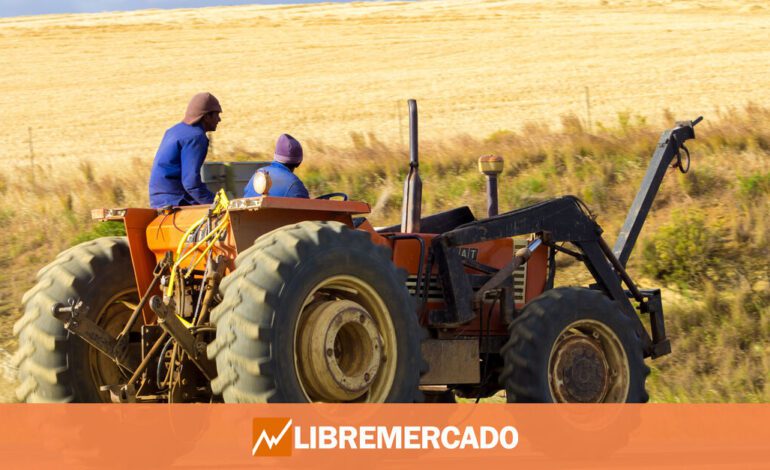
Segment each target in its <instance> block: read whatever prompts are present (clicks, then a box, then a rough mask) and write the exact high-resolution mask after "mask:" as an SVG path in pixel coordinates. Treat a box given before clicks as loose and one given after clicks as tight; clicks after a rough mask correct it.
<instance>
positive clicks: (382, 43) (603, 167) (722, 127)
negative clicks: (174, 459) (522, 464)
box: [0, 0, 770, 402]
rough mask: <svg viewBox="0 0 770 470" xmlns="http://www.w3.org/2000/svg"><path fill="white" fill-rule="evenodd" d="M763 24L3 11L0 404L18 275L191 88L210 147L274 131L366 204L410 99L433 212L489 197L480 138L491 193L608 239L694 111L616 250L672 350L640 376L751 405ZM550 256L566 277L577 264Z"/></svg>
mask: <svg viewBox="0 0 770 470" xmlns="http://www.w3.org/2000/svg"><path fill="white" fill-rule="evenodd" d="M769 37H770V7H767V6H765V4H764V2H761V1H753V0H734V1H730V0H715V1H705V0H704V1H702V2H696V1H688V0H680V1H660V2H653V1H648V2H636V1H627V2H621V1H613V0H606V1H583V0H577V1H570V2H566V1H562V2H544V1H541V2H536V1H526V0H525V1H499V2H494V1H492V2H483V3H479V2H471V1H463V2H460V1H447V2H420V3H365V4H343V5H340V4H317V5H299V6H246V7H228V8H207V9H198V10H176V11H140V12H132V13H111V14H96V15H64V16H41V17H30V18H8V19H1V18H0V70H2V74H0V86H1V88H0V89H2V90H3V93H2V94H0V109H2V110H3V111H4V116H5V119H4V120H3V121H4V122H3V125H2V128H1V129H0V148H2V153H0V164H2V167H3V168H4V169H5V170H6V171H5V172H3V173H2V174H0V198H2V203H0V224H2V226H4V227H5V231H4V234H3V236H2V237H0V402H2V401H8V400H12V399H13V392H12V383H13V374H14V371H13V368H12V366H11V361H10V355H9V352H12V351H13V350H14V349H15V347H16V345H15V340H14V338H12V337H11V334H10V331H11V328H12V324H13V322H14V321H15V320H16V318H18V315H19V304H20V299H21V295H22V293H23V292H24V291H26V290H27V289H29V288H30V287H31V285H32V284H33V282H34V273H35V272H36V271H37V270H38V269H40V268H41V267H42V266H43V265H45V264H46V263H48V262H49V261H51V260H52V259H53V257H54V256H55V254H56V253H58V252H59V251H61V250H62V249H63V248H65V247H67V246H69V245H71V244H72V243H74V242H76V241H77V240H82V239H83V237H86V238H87V237H90V236H94V232H93V230H94V229H93V225H92V223H91V221H90V219H89V214H90V212H89V211H90V209H91V208H93V207H100V206H120V205H144V204H146V203H147V199H146V198H147V196H146V181H147V176H148V175H149V168H150V164H151V161H152V158H153V156H154V152H155V148H156V146H157V144H158V142H159V140H160V137H161V135H162V133H163V131H164V130H165V129H166V128H167V127H169V126H170V125H171V124H173V123H175V122H177V121H178V120H180V119H181V116H182V113H183V111H184V107H185V105H186V102H187V100H188V99H189V97H190V96H191V95H192V94H193V93H195V92H197V91H200V90H210V91H212V92H214V93H215V94H216V95H217V96H219V98H220V99H221V101H222V103H223V106H224V108H225V114H224V115H223V119H224V120H223V122H222V124H221V125H220V130H218V131H217V132H216V133H215V135H214V146H213V153H214V158H217V159H230V158H239V159H245V158H260V157H264V156H265V155H267V154H270V153H272V145H273V142H274V139H275V137H276V136H277V135H278V134H280V133H282V132H290V133H292V134H293V135H295V136H296V137H298V138H299V139H300V140H302V141H303V143H304V144H305V146H306V155H307V160H308V162H307V164H306V165H303V168H301V169H300V176H302V178H303V179H304V180H305V181H306V182H307V183H308V186H309V188H310V191H311V193H313V194H320V193H323V192H329V191H330V190H343V191H346V192H348V193H350V194H352V195H355V197H356V198H357V199H363V200H366V201H368V202H370V203H371V204H372V205H373V206H374V208H375V212H374V213H373V214H372V216H371V219H372V221H373V222H375V223H378V224H384V223H387V222H394V221H395V219H396V218H397V214H398V210H399V204H400V197H399V191H400V186H401V182H402V177H403V170H404V166H405V165H404V163H405V161H406V156H405V151H404V150H405V147H404V144H405V141H406V140H407V131H406V126H407V120H406V103H405V100H406V99H407V98H417V99H418V102H419V105H420V126H421V128H420V138H421V152H422V156H421V158H423V160H422V162H423V165H421V168H423V170H422V171H423V172H424V173H423V175H424V176H423V179H424V181H425V197H424V203H425V208H426V211H427V212H434V211H437V210H441V209H445V208H448V207H453V206H456V205H458V204H470V205H471V206H472V207H473V208H474V210H475V211H476V212H477V213H483V210H482V207H483V180H482V179H481V177H480V176H479V175H478V173H477V171H476V170H475V169H474V162H475V159H476V157H478V156H479V155H481V154H483V153H487V152H494V153H499V154H501V155H503V156H504V157H505V158H506V162H507V167H506V168H507V169H506V173H505V174H504V176H503V178H504V179H503V180H502V182H501V209H510V208H514V207H520V206H521V205H523V204H527V203H531V202H533V201H537V200H541V199H543V198H546V197H548V196H551V195H556V194H564V193H572V194H576V195H578V196H580V197H582V198H583V199H584V200H586V202H587V203H588V204H589V205H590V206H591V207H592V208H593V209H595V210H596V211H597V213H598V214H600V222H601V223H602V225H603V226H605V228H607V233H608V237H607V238H608V239H609V240H612V239H613V238H614V235H615V233H616V231H617V228H618V227H619V225H620V223H621V222H622V217H623V213H624V211H625V209H626V208H627V206H628V204H629V203H630V201H631V198H632V197H633V192H632V191H631V190H630V189H629V188H630V187H635V186H636V185H637V184H638V181H639V180H640V178H641V175H642V173H643V170H644V168H645V166H646V163H647V160H648V159H649V155H650V154H651V151H652V146H653V145H654V143H655V141H656V140H657V137H658V135H659V133H660V131H661V130H662V129H663V128H664V127H667V126H670V125H671V123H672V121H673V120H674V118H676V119H692V118H694V117H696V116H697V115H700V114H703V115H705V116H706V118H707V121H706V122H705V123H704V124H702V125H700V126H699V127H698V134H699V135H698V137H699V140H698V141H697V142H696V143H694V144H693V145H692V146H691V149H692V150H693V153H694V163H693V166H694V170H693V174H691V175H687V178H682V177H679V176H676V175H674V176H669V177H668V179H667V180H666V183H665V185H664V188H663V190H662V193H661V196H660V197H659V201H658V203H657V204H656V206H655V213H654V214H653V217H652V219H651V220H650V221H649V224H648V227H647V228H646V229H645V231H644V232H643V233H642V239H641V240H640V244H639V248H638V249H637V252H635V254H634V257H633V259H632V264H631V265H630V270H631V272H632V274H633V275H634V276H639V277H640V278H641V279H642V284H643V285H644V286H645V287H647V286H657V285H661V286H665V287H666V291H665V292H666V294H665V297H664V298H665V302H666V305H667V309H669V310H668V312H670V316H669V326H670V331H671V335H672V338H673V341H674V345H675V346H674V347H675V354H673V355H671V356H670V357H668V358H666V359H664V360H663V361H661V362H658V363H656V364H657V365H656V367H655V368H654V370H653V376H652V377H651V379H650V390H651V395H652V398H653V400H655V401H764V402H768V401H770V250H768V245H769V244H770V228H769V226H768V220H770V110H768V107H767V102H768V98H769V97H770V40H769V39H768V38H769ZM586 88H588V90H589V94H590V97H589V100H590V114H591V118H590V120H589V119H588V109H587V106H586ZM752 102H753V103H756V104H757V106H751V105H749V106H747V104H748V103H752ZM30 135H31V136H32V139H31V144H32V145H31V147H30V138H29V137H30ZM255 156H256V157H255ZM31 169H34V172H31V171H30V170H31ZM682 233H684V234H690V235H692V238H687V237H686V236H680V235H679V234H682ZM690 235H688V236H690ZM671 239H674V240H676V243H669V241H670V240H671ZM704 247H707V248H708V249H705V248H704ZM564 268H565V273H566V275H565V276H564V278H562V279H561V280H562V281H567V282H570V281H584V280H585V279H582V278H580V274H578V273H580V270H578V269H577V266H564ZM655 278H657V279H655Z"/></svg>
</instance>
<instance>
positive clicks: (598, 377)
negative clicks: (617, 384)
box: [551, 336, 610, 403]
mask: <svg viewBox="0 0 770 470" xmlns="http://www.w3.org/2000/svg"><path fill="white" fill-rule="evenodd" d="M609 376H610V368H609V365H608V364H607V359H606V357H605V355H604V352H603V350H602V348H601V346H600V345H599V344H597V343H596V342H595V341H593V340H591V339H589V338H588V337H585V336H570V337H568V338H566V339H564V340H563V341H561V342H560V344H559V345H558V348H557V349H556V350H555V351H554V357H553V362H552V370H551V385H552V387H551V388H552V390H553V392H554V394H555V395H556V397H555V398H556V399H557V401H562V402H580V403H597V402H601V401H603V399H604V397H605V396H606V395H607V391H608V390H609V383H610V380H609V378H610V377H609Z"/></svg>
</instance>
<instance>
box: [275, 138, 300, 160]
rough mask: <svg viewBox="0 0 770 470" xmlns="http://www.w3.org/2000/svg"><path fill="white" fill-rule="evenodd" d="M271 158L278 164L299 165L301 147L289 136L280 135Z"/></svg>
mask: <svg viewBox="0 0 770 470" xmlns="http://www.w3.org/2000/svg"><path fill="white" fill-rule="evenodd" d="M273 158H274V159H275V161H277V162H279V163H284V164H288V165H299V164H300V163H302V146H301V145H300V144H299V142H298V141H297V139H295V138H294V137H292V136H290V135H289V134H281V136H280V137H278V142H276V143H275V155H273Z"/></svg>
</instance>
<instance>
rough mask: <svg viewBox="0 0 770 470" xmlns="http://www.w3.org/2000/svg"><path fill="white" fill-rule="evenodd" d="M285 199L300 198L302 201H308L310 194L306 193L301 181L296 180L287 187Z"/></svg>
mask: <svg viewBox="0 0 770 470" xmlns="http://www.w3.org/2000/svg"><path fill="white" fill-rule="evenodd" d="M286 197H300V198H304V199H310V194H309V193H308V192H307V188H306V187H305V185H304V184H303V183H302V181H300V180H297V181H295V182H293V183H292V184H291V186H289V190H288V191H287V192H286Z"/></svg>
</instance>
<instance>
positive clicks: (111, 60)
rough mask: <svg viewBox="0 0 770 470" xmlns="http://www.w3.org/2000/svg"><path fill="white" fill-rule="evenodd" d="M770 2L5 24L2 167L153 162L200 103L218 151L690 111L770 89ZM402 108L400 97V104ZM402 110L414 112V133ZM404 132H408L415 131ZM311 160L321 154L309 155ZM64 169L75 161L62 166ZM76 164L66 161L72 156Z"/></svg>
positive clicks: (188, 15) (524, 1)
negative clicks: (211, 110)
mask: <svg viewBox="0 0 770 470" xmlns="http://www.w3.org/2000/svg"><path fill="white" fill-rule="evenodd" d="M769 37H770V7H768V5H767V3H766V2H764V1H762V0H703V1H691V0H676V1H673V0H668V1H666V0H663V1H647V0H642V1H636V0H634V1H615V0H604V1H600V0H590V1H589V0H576V1H542V0H541V1H535V0H507V1H485V2H476V1H429V2H419V3H402V2H393V3H354V4H316V5H298V6H243V7H226V8H206V9H195V10H175V11H158V10H155V11H139V12H130V13H110V14H93V15H91V14H83V15H64V16H41V17H28V18H9V19H0V70H2V74H1V75H0V89H2V90H3V93H2V94H0V109H2V110H3V111H4V113H5V116H6V118H5V119H4V120H3V121H4V122H3V126H2V130H1V131H0V146H1V148H2V153H1V154H0V158H2V162H3V165H8V164H11V165H14V164H18V163H19V162H28V160H29V154H30V149H29V143H28V141H29V130H28V128H31V129H32V141H33V153H34V155H35V158H36V159H38V160H36V161H51V162H54V163H57V164H58V163H61V164H62V165H66V164H69V163H70V162H71V161H72V160H73V159H74V160H76V161H78V162H79V161H82V160H84V159H89V160H91V161H92V162H93V163H94V164H95V165H96V166H97V167H104V165H105V164H107V165H109V168H110V169H114V168H115V166H114V165H116V164H117V165H120V163H121V162H124V161H126V160H127V159H130V158H139V159H141V161H143V162H147V164H148V165H149V163H150V162H151V160H152V157H153V155H154V150H155V146H156V145H157V143H158V141H159V139H160V136H161V135H162V133H163V130H164V129H166V128H167V127H168V126H169V125H170V124H172V123H174V122H176V121H177V120H179V119H181V115H182V113H183V111H184V106H185V104H186V102H187V100H188V99H189V97H190V96H191V95H192V94H193V93H194V92H197V91H199V90H210V91H212V92H214V93H215V94H216V95H217V96H218V97H220V98H221V101H222V103H223V105H224V109H225V114H224V116H223V117H224V122H223V123H222V125H221V126H220V130H219V131H218V132H217V134H216V138H215V142H216V145H215V150H216V151H217V152H223V151H226V150H228V149H232V148H236V147H237V148H245V149H248V150H269V149H270V147H271V145H272V143H273V142H274V139H275V137H276V136H277V135H278V134H280V133H281V132H290V133H292V134H293V135H295V136H297V137H298V138H300V139H301V140H302V141H311V140H313V141H316V142H323V143H324V144H344V143H348V142H349V134H350V132H353V131H355V132H361V133H364V134H366V133H369V132H372V133H374V134H376V135H377V136H378V137H379V138H380V139H381V140H383V141H385V142H400V141H401V139H402V135H405V130H404V129H405V127H406V113H405V105H404V101H405V100H406V99H407V98H417V99H418V100H419V103H420V105H421V123H422V136H423V137H424V138H426V139H441V138H446V137H449V136H453V135H456V134H458V133H467V134H470V135H474V136H486V135H488V134H490V133H492V132H494V131H497V130H499V129H517V128H519V127H520V125H521V124H522V123H524V122H528V121H538V122H547V123H551V124H553V123H557V122H558V119H559V116H561V115H562V114H566V113H574V114H576V115H578V116H581V117H582V118H585V117H586V114H587V110H586V99H585V88H586V87H588V89H589V94H590V103H591V105H590V106H591V118H592V121H606V120H608V119H609V120H614V117H615V113H616V112H617V111H631V112H633V113H634V114H638V115H642V116H647V117H656V118H657V117H658V116H659V114H660V111H661V110H662V109H670V110H671V111H672V112H673V113H674V114H675V115H676V116H677V117H680V118H684V117H689V118H692V117H694V116H695V115H697V114H708V113H709V112H712V111H713V110H714V109H717V108H724V107H728V106H741V105H743V104H745V103H746V102H748V101H753V102H756V103H765V102H767V101H768V98H770V41H769V40H768V38H769ZM399 106H400V107H399ZM399 113H401V115H402V120H401V125H400V126H399ZM403 138H405V137H403ZM311 155H312V153H311ZM65 162H66V163H65ZM62 168H64V167H62Z"/></svg>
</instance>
